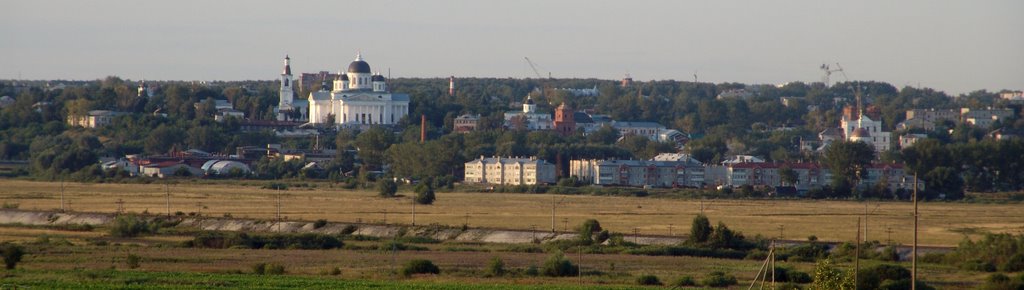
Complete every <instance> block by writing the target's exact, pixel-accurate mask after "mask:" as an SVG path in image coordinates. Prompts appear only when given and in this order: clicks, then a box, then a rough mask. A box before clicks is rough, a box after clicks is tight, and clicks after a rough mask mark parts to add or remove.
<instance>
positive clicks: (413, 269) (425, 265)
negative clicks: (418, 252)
mask: <svg viewBox="0 0 1024 290" xmlns="http://www.w3.org/2000/svg"><path fill="white" fill-rule="evenodd" d="M440 273H441V269H439V268H437V266H436V265H434V262H431V261H430V260H424V259H415V260H412V261H409V263H407V264H405V268H402V275H404V276H412V275H413V274H440Z"/></svg>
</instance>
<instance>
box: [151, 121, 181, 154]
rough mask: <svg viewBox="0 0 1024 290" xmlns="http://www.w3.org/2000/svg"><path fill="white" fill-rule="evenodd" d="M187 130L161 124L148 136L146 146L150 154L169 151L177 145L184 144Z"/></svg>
mask: <svg viewBox="0 0 1024 290" xmlns="http://www.w3.org/2000/svg"><path fill="white" fill-rule="evenodd" d="M184 139H185V132H184V131H182V130H181V129H178V128H176V127H171V126H166V125H160V126H159V127H156V129H153V131H151V132H150V133H149V137H146V143H145V148H146V152H147V153H150V154H162V153H167V151H169V150H170V149H171V148H173V147H174V146H175V145H178V144H182V143H183V141H184Z"/></svg>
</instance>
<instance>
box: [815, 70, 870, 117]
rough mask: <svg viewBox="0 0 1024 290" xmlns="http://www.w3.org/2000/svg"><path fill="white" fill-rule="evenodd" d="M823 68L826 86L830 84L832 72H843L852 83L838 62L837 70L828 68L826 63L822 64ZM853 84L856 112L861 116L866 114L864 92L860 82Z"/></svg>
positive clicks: (845, 77)
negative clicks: (829, 79) (829, 78)
mask: <svg viewBox="0 0 1024 290" xmlns="http://www.w3.org/2000/svg"><path fill="white" fill-rule="evenodd" d="M822 69H824V70H825V82H826V83H825V86H828V76H829V75H830V74H832V72H839V73H842V74H843V80H846V82H847V83H850V77H848V76H846V71H845V70H843V66H842V65H839V63H838V62H837V63H836V69H835V70H829V69H828V65H824V64H823V65H822ZM851 85H852V86H853V96H854V97H855V98H856V100H857V112H856V113H857V116H858V118H859V117H860V116H861V115H863V114H864V100H863V94H862V92H861V89H860V84H859V83H858V84H852V83H851Z"/></svg>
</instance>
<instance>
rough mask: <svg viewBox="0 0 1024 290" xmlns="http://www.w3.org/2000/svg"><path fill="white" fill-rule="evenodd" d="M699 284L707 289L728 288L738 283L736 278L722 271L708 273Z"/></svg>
mask: <svg viewBox="0 0 1024 290" xmlns="http://www.w3.org/2000/svg"><path fill="white" fill-rule="evenodd" d="M701 282H703V284H704V286H708V287H728V286H732V285H736V283H738V282H737V281H736V276H733V275H728V274H726V273H725V272H722V271H714V272H711V273H708V276H707V277H704V280H703V281H701Z"/></svg>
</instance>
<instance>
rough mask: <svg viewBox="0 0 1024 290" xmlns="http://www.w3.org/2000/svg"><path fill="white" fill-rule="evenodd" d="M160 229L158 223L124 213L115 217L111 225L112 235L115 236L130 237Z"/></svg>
mask: <svg viewBox="0 0 1024 290" xmlns="http://www.w3.org/2000/svg"><path fill="white" fill-rule="evenodd" d="M159 229H160V225H159V224H158V223H152V224H150V223H149V222H148V221H146V220H145V219H141V218H139V217H137V216H134V215H122V216H118V217H117V218H116V219H114V224H113V225H111V227H110V235H112V236H115V237H123V238H130V237H136V236H139V235H141V234H150V233H155V232H157V230H159Z"/></svg>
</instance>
